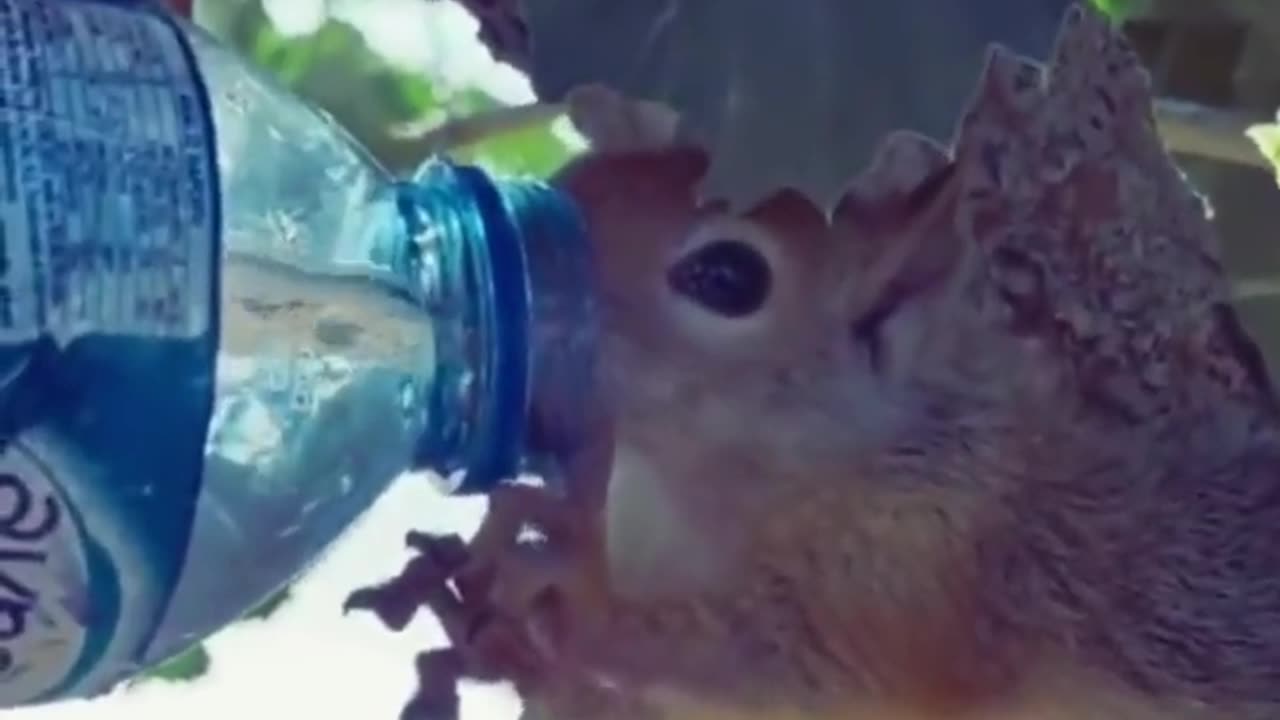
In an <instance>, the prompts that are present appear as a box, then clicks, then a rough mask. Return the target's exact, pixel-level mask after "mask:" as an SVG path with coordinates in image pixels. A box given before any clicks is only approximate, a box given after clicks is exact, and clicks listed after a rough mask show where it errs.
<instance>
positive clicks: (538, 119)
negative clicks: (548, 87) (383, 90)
mask: <svg viewBox="0 0 1280 720" xmlns="http://www.w3.org/2000/svg"><path fill="white" fill-rule="evenodd" d="M563 113H564V107H563V106H562V105H560V104H559V103H544V102H532V103H526V104H524V105H510V106H503V107H496V108H493V109H492V110H486V111H484V112H479V113H475V114H472V115H467V116H466V117H461V118H455V119H451V120H446V121H444V122H443V123H429V122H425V121H424V122H412V123H405V124H403V125H396V126H394V127H392V128H390V129H389V130H388V131H387V137H388V138H389V141H390V142H389V143H388V148H389V150H391V151H392V152H394V153H395V154H396V157H417V158H423V157H427V156H430V155H434V154H439V153H444V152H447V151H450V150H454V149H457V148H462V147H467V146H468V145H475V144H476V143H478V142H482V141H484V140H487V139H489V138H492V137H497V136H499V135H505V134H507V133H512V132H518V131H520V130H525V129H527V128H530V127H533V126H535V125H540V124H542V123H545V122H549V121H551V120H554V119H555V118H557V117H559V116H560V115H562V114H563Z"/></svg>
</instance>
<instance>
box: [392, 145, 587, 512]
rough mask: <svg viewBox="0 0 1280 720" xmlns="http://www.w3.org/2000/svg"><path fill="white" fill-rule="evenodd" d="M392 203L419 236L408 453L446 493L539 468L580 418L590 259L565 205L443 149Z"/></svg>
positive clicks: (537, 186)
mask: <svg viewBox="0 0 1280 720" xmlns="http://www.w3.org/2000/svg"><path fill="white" fill-rule="evenodd" d="M400 205H401V208H400V210H401V214H402V216H403V217H404V218H405V220H406V222H407V223H408V224H409V227H408V230H409V236H410V237H411V238H415V239H416V241H417V242H418V244H419V246H420V249H421V251H420V252H419V253H418V260H419V265H420V267H419V272H418V277H419V278H420V280H421V286H422V291H423V296H424V301H425V303H426V305H427V311H428V314H429V315H430V317H431V318H432V322H433V323H434V327H433V334H434V340H435V353H436V358H435V361H434V375H433V378H432V380H431V381H430V382H429V383H428V386H427V387H425V388H423V393H424V397H423V400H424V404H425V410H426V415H427V417H426V421H425V423H424V425H423V428H424V430H423V433H422V435H421V437H420V439H419V442H418V445H417V448H416V451H415V457H414V463H415V466H416V467H418V468H422V469H428V470H431V471H434V472H435V473H436V474H437V475H438V476H439V478H440V479H441V480H440V482H441V483H442V485H441V488H440V489H441V490H442V491H443V492H445V493H446V494H450V495H474V494H483V493H487V492H489V491H491V490H493V489H494V488H495V487H496V486H497V485H499V484H501V483H503V482H509V481H514V480H515V479H517V477H518V476H519V475H521V474H524V473H534V474H540V475H542V476H543V479H544V481H548V482H550V481H552V476H553V474H554V473H553V470H554V465H555V463H556V460H557V458H558V457H561V456H562V455H563V454H564V453H565V452H567V451H569V450H570V449H571V448H572V446H573V445H574V443H575V442H576V441H577V440H578V439H579V438H580V437H581V436H582V435H583V433H584V432H585V430H586V428H585V424H586V422H588V420H587V418H588V417H589V414H590V409H591V403H592V396H593V390H592V387H591V386H592V384H593V383H590V382H588V381H587V380H586V379H588V378H593V377H594V374H595V373H594V369H595V349H596V342H597V337H598V332H597V330H596V327H597V326H596V309H595V293H594V288H593V287H592V284H591V277H592V272H591V271H592V263H591V261H590V255H589V246H588V244H587V241H586V234H585V225H584V223H583V222H582V220H581V218H580V216H579V214H578V212H577V210H576V208H575V207H574V205H573V203H572V202H571V201H570V200H569V199H568V198H566V197H565V196H564V195H563V194H562V193H561V192H560V191H558V190H556V189H554V188H553V187H551V186H550V185H548V184H546V183H542V182H538V181H533V180H497V181H495V180H493V179H491V178H490V177H489V175H488V174H487V173H486V172H484V171H483V170H480V169H478V168H475V167H469V166H463V165H455V164H453V163H450V162H448V161H444V160H432V161H429V162H427V163H426V164H424V165H423V167H422V168H421V169H420V170H419V171H418V173H417V174H416V175H415V177H414V178H413V180H411V181H409V182H406V183H403V184H402V185H401V186H400ZM423 245H429V247H423Z"/></svg>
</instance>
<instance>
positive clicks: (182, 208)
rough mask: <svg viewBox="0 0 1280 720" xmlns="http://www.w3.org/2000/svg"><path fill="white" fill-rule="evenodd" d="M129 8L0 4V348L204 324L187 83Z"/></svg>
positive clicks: (205, 187) (161, 37)
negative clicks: (43, 339) (42, 338)
mask: <svg viewBox="0 0 1280 720" xmlns="http://www.w3.org/2000/svg"><path fill="white" fill-rule="evenodd" d="M190 64H191V61H190V59H189V58H188V56H187V54H186V50H185V48H184V47H183V45H182V44H181V41H180V40H179V39H178V38H177V37H176V33H175V32H174V30H173V27H172V26H171V25H170V24H169V23H168V22H166V21H164V20H161V19H159V18H157V17H155V16H152V15H149V14H147V13H145V12H143V11H141V10H139V9H137V8H134V9H130V8H127V7H118V6H113V5H108V4H103V3H96V2H72V3H66V2H51V1H49V0H39V1H35V2H32V1H31V0H2V1H0V343H17V342H25V341H31V340H35V339H36V338H38V337H40V336H48V337H52V338H53V339H54V340H55V341H57V342H58V344H59V345H65V344H66V343H68V342H70V341H71V340H73V339H75V338H76V337H79V336H82V335H84V334H86V333H95V334H106V335H132V336H148V337H195V336H198V335H200V334H202V333H204V332H206V331H207V330H208V323H209V309H208V298H209V296H210V290H211V289H210V279H211V273H210V272H209V267H210V263H211V262H212V260H213V258H212V257H211V254H210V253H211V248H212V246H213V243H210V242H209V240H208V238H209V236H210V234H211V233H212V232H213V227H214V224H215V223H216V222H217V220H216V217H215V212H214V207H215V202H216V198H215V197H213V192H214V191H213V186H212V183H210V182H209V178H208V176H207V172H208V169H207V167H206V160H205V155H206V153H207V148H206V146H207V143H208V141H209V138H208V136H207V130H206V129H205V125H206V122H207V120H206V118H205V117H204V115H205V112H204V110H203V109H202V102H203V101H202V90H201V88H200V87H199V85H198V81H197V80H196V79H195V78H194V77H193V76H192V73H191V69H190Z"/></svg>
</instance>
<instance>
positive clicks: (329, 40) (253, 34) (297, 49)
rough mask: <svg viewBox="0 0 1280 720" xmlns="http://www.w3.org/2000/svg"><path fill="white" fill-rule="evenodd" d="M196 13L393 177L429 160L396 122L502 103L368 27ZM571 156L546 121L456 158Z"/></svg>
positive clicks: (241, 11)
mask: <svg viewBox="0 0 1280 720" xmlns="http://www.w3.org/2000/svg"><path fill="white" fill-rule="evenodd" d="M374 1H375V0H368V2H374ZM197 12H198V15H197V19H198V21H199V22H200V24H201V25H202V26H204V27H205V28H206V29H208V30H210V31H211V32H212V33H213V34H214V35H216V36H218V37H219V38H220V39H222V40H223V41H224V42H226V43H227V44H228V45H230V46H231V47H233V48H235V49H236V50H238V51H239V52H240V53H241V54H242V55H243V56H244V57H246V58H247V59H249V60H250V61H252V62H253V63H255V64H256V65H258V66H260V67H261V68H263V69H265V70H266V71H267V72H268V73H270V74H271V75H273V76H275V77H276V78H277V79H278V80H279V81H280V82H281V83H283V84H284V85H285V86H286V87H288V88H290V89H291V90H293V91H294V92H296V93H298V94H299V95H301V96H302V97H304V98H306V99H308V100H309V101H310V102H312V103H313V104H315V105H316V106H317V107H320V108H321V109H323V110H325V111H326V112H328V113H329V114H330V115H332V116H333V117H334V119H335V120H336V121H337V122H338V123H339V124H341V125H342V126H343V127H345V128H346V129H347V130H348V131H349V132H350V133H351V134H352V136H353V137H354V138H355V139H356V140H357V141H358V142H360V143H361V144H363V145H364V146H365V147H366V148H367V149H368V150H369V151H370V152H371V153H372V154H373V156H374V157H376V158H377V159H378V160H379V161H380V162H381V163H382V164H383V165H385V166H386V167H387V168H388V169H389V170H391V171H393V172H397V173H407V172H410V171H412V169H413V168H415V167H417V166H418V164H419V163H421V162H422V161H423V160H424V159H425V158H424V157H423V152H424V150H423V144H422V143H421V142H420V141H414V140H412V139H409V140H406V139H403V138H401V137H399V136H397V135H396V134H394V133H393V129H394V128H396V127H397V126H403V125H407V124H412V125H414V126H424V124H425V127H427V128H428V129H429V128H430V127H431V124H432V123H433V122H435V123H439V122H445V121H451V120H455V119H457V118H465V117H467V116H469V115H472V114H474V113H481V112H487V111H490V110H493V109H495V108H498V107H500V106H501V105H502V103H501V102H500V101H499V100H498V99H496V98H494V97H492V96H490V95H489V94H487V93H485V92H483V91H481V90H479V89H463V90H461V91H448V90H446V89H445V88H443V87H441V86H440V84H439V83H437V82H433V78H431V77H429V76H427V75H426V74H423V73H418V72H412V71H409V70H406V69H404V68H400V67H396V66H394V65H392V64H391V63H389V62H388V61H387V60H386V59H385V58H383V57H382V56H380V55H379V54H378V53H377V52H375V51H374V50H373V49H372V48H371V47H370V46H369V45H368V44H367V43H366V42H365V39H364V37H363V36H362V35H361V33H360V32H359V31H357V30H356V29H355V28H354V27H352V26H351V25H349V24H347V23H345V22H342V21H339V20H334V19H330V20H328V21H327V22H326V23H325V24H324V25H322V26H321V27H320V28H319V29H318V30H317V31H316V32H314V33H312V34H310V35H305V36H294V37H286V36H284V35H282V34H281V33H280V32H278V31H277V30H276V28H275V27H274V26H273V25H272V23H271V21H270V19H269V18H268V16H267V14H266V11H265V10H264V8H263V5H262V2H261V0H208V1H206V2H204V3H203V4H202V5H200V6H199V7H198V11H197ZM477 42H479V41H478V40H477ZM571 152H572V150H571V148H570V147H569V146H567V145H566V144H565V143H564V142H563V141H562V140H561V139H560V138H559V137H557V136H556V135H555V134H554V133H553V132H552V130H551V124H550V122H546V123H542V124H537V125H533V126H530V127H527V128H525V129H521V130H518V131H515V132H510V133H506V134H503V135H497V136H493V137H489V138H485V139H483V140H481V141H479V142H476V143H475V144H473V145H470V146H467V147H461V148H451V149H450V150H449V155H450V156H451V157H453V158H455V159H457V160H459V161H462V162H472V163H475V164H478V165H482V166H484V167H486V168H488V169H491V170H493V171H497V172H501V173H504V174H519V175H525V174H528V175H536V176H545V175H547V174H548V173H550V172H552V171H553V170H555V169H556V168H558V167H559V166H560V165H561V164H563V163H564V162H565V160H567V159H568V157H569V155H570V154H571ZM290 597H291V591H290V589H289V588H285V589H284V590H282V591H280V592H279V593H277V594H275V595H273V596H272V597H270V598H268V599H267V600H266V601H264V602H263V603H262V604H261V605H259V606H258V607H257V608H255V609H253V610H251V611H250V612H248V613H246V615H245V617H244V620H266V619H268V618H269V617H271V616H272V615H273V614H275V613H276V612H277V611H279V610H280V609H281V608H282V607H286V606H287V604H288V600H289V598H290ZM211 663H212V658H211V657H210V655H209V652H208V650H207V649H206V647H205V646H204V645H203V644H200V645H195V646H193V647H191V648H189V649H187V650H186V651H184V652H182V653H180V654H178V655H176V656H174V657H173V658H171V659H169V660H167V661H165V662H163V663H161V664H160V665H157V666H155V667H154V668H152V669H151V670H150V671H148V672H147V673H145V674H144V675H142V676H140V677H138V678H136V679H135V680H133V681H131V682H130V683H128V685H130V686H134V685H137V684H139V683H145V682H149V681H163V682H189V681H193V680H196V679H198V678H200V677H201V676H203V675H205V674H206V673H207V672H208V671H209V667H210V665H211Z"/></svg>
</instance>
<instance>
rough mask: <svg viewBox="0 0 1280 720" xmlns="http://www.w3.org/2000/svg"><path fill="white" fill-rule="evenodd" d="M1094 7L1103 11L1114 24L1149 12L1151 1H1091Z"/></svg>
mask: <svg viewBox="0 0 1280 720" xmlns="http://www.w3.org/2000/svg"><path fill="white" fill-rule="evenodd" d="M1091 2H1092V3H1093V6H1094V7H1095V8H1097V9H1098V10H1100V11H1102V13H1103V14H1105V15H1106V16H1107V17H1109V18H1111V20H1112V22H1117V23H1118V22H1124V21H1125V20H1128V19H1129V18H1131V17H1133V16H1135V15H1140V14H1142V13H1144V12H1146V11H1147V9H1148V7H1149V5H1150V2H1149V0H1091Z"/></svg>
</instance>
